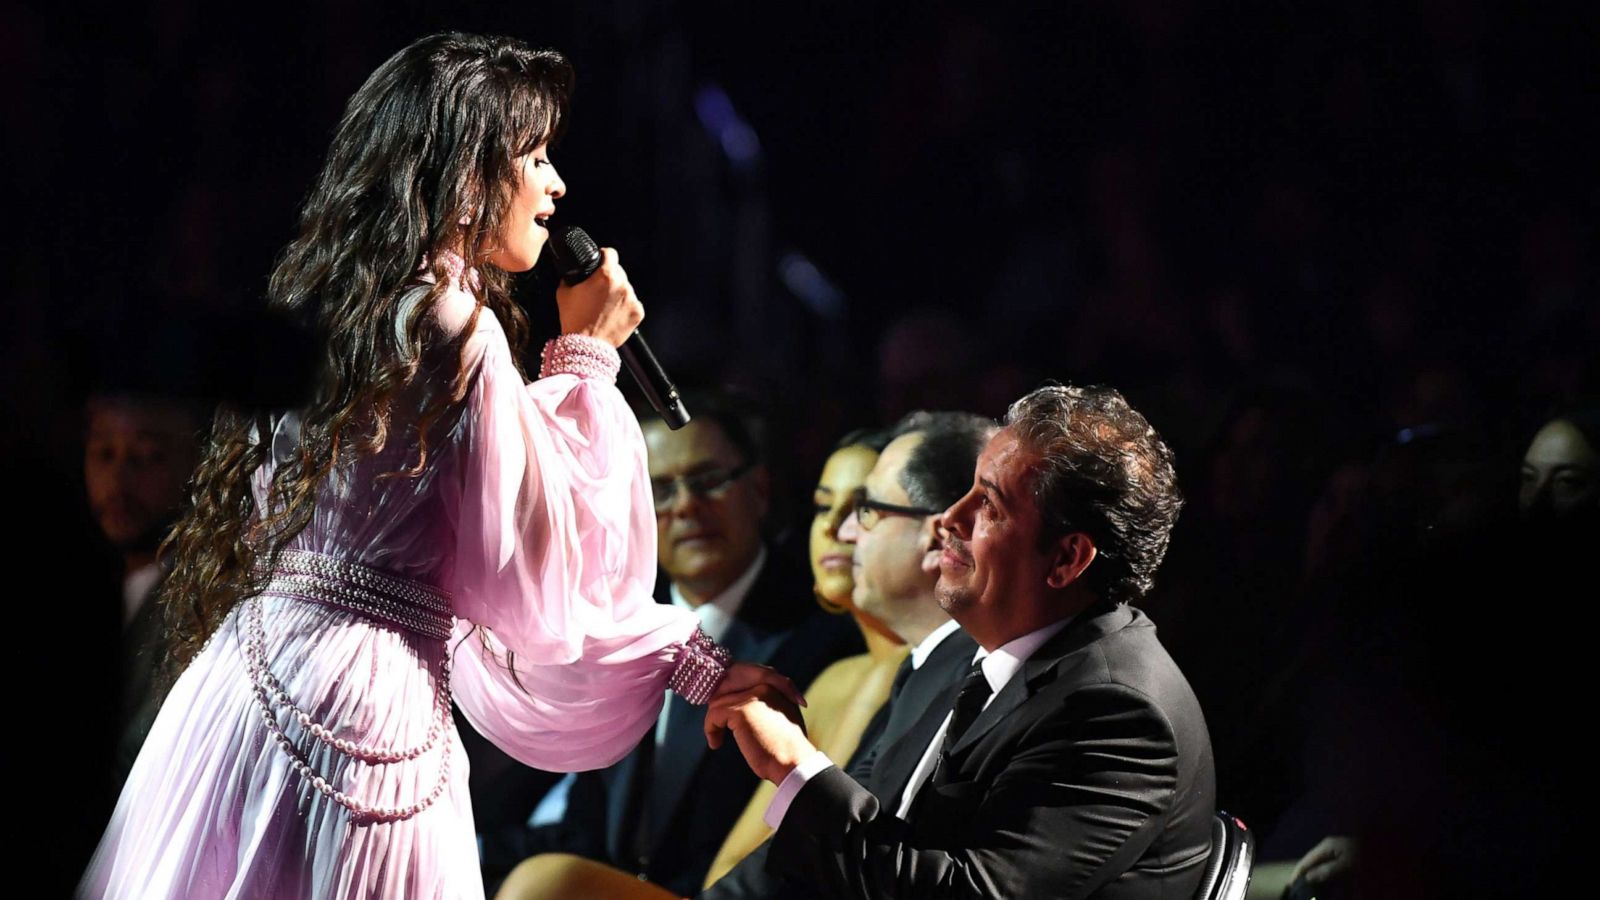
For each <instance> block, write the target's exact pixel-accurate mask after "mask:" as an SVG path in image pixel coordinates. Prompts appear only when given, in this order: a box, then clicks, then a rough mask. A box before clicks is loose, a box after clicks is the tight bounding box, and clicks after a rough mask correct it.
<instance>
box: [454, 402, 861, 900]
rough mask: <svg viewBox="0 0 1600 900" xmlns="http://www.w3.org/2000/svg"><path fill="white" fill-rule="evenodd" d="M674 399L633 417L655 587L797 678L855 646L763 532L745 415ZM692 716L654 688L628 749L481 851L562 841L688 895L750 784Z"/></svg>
mask: <svg viewBox="0 0 1600 900" xmlns="http://www.w3.org/2000/svg"><path fill="white" fill-rule="evenodd" d="M687 405H688V406H689V408H690V409H692V410H694V419H693V420H691V421H690V422H689V424H688V425H686V426H684V427H683V428H681V429H678V430H676V431H674V430H672V429H670V428H668V427H667V426H666V424H665V423H664V422H662V421H661V420H660V419H658V418H654V417H652V418H649V419H645V420H644V421H642V422H641V423H640V425H641V428H642V429H643V431H644V438H645V446H646V448H647V450H648V452H649V456H648V466H649V473H650V486H651V491H652V494H653V499H654V503H655V512H656V537H657V558H658V560H659V562H660V564H661V575H662V577H660V578H658V580H657V590H656V598H657V600H658V601H660V602H662V603H671V604H674V605H678V606H682V607H685V608H687V609H691V610H693V611H694V612H695V614H696V615H697V616H698V617H699V619H700V626H701V628H703V629H704V630H705V631H706V632H707V633H708V634H710V635H711V637H712V638H713V639H715V640H716V641H718V642H719V643H721V644H722V645H723V646H725V647H727V648H728V650H729V652H730V653H732V654H733V656H734V658H736V659H740V660H745V661H749V662H756V663H763V664H766V665H769V666H772V667H773V668H775V669H777V670H778V671H780V672H783V673H784V674H785V675H788V676H789V677H790V678H791V679H792V680H793V681H794V682H795V683H796V684H799V685H805V684H808V683H810V681H811V679H813V678H815V677H816V675H817V674H818V673H819V672H821V671H822V669H823V668H825V667H826V666H827V665H828V664H829V663H831V662H833V661H834V660H837V659H841V658H843V657H845V656H848V655H850V654H853V653H860V652H862V650H863V649H864V647H863V645H862V641H861V636H860V631H859V630H858V629H857V628H856V627H855V626H854V625H853V623H851V621H850V620H849V619H848V618H847V617H840V616H828V615H826V614H824V613H823V612H822V611H821V610H820V609H819V608H818V607H817V605H816V603H815V602H813V600H812V598H811V580H810V578H809V577H808V576H807V575H806V574H805V573H804V572H803V570H801V568H800V567H799V566H798V565H789V564H788V559H787V557H785V556H783V555H782V554H780V553H779V552H777V551H776V550H774V549H771V548H769V547H768V546H767V545H766V543H765V541H764V540H763V537H762V524H763V520H764V519H765V518H766V516H767V512H768V507H769V496H770V491H771V485H770V480H771V477H770V475H769V474H768V470H767V466H766V464H765V462H764V461H763V460H764V454H763V452H762V447H761V444H760V442H759V441H758V439H757V435H758V434H760V433H761V429H760V427H759V426H760V423H759V422H758V421H757V420H756V419H755V417H754V415H753V414H752V413H750V412H749V411H747V410H744V409H741V408H738V407H737V406H735V405H734V402H733V401H732V400H730V399H729V398H726V397H723V396H721V395H700V396H696V397H691V398H688V400H687ZM704 721H705V708H704V707H699V706H691V705H689V704H688V703H685V702H683V701H682V699H681V698H679V697H677V696H676V695H673V694H668V695H667V698H666V703H665V704H664V706H663V708H662V712H661V716H660V718H659V719H658V721H657V726H656V729H655V730H654V732H653V733H651V734H648V735H646V736H645V737H644V739H643V740H641V741H640V743H639V745H638V746H637V747H635V748H634V750H633V751H632V752H631V753H629V754H628V756H626V757H625V758H623V759H622V760H621V761H620V762H618V763H616V764H615V765H613V766H611V767H609V768H607V769H604V770H601V771H599V772H591V773H584V774H581V775H578V776H575V777H573V778H569V779H567V780H565V781H563V782H562V783H561V784H560V785H558V786H557V788H556V789H555V791H553V792H552V795H551V796H547V797H546V799H545V801H544V803H543V804H542V807H543V809H542V810H535V812H534V816H533V819H534V821H536V822H539V823H540V827H538V828H535V829H533V833H531V834H529V833H527V832H526V831H525V830H517V829H514V830H512V831H510V833H509V834H508V833H506V832H504V831H502V832H501V833H500V834H499V835H497V836H496V840H495V841H494V842H493V846H491V845H490V842H489V841H486V846H485V859H486V860H488V859H489V857H490V856H491V855H492V856H494V857H496V858H497V859H500V860H505V861H504V862H502V863H500V865H501V866H503V868H504V870H506V871H508V870H509V868H510V866H511V865H515V864H516V863H517V862H519V861H520V860H521V859H522V857H523V856H530V855H533V854H535V853H539V852H552V851H557V852H566V853H573V854H577V855H580V856H585V857H588V858H590V859H594V860H598V861H600V862H605V863H609V864H610V865H612V866H615V867H617V868H619V869H623V870H626V871H627V872H628V873H629V874H630V875H634V876H637V877H639V878H641V879H646V880H649V881H651V882H653V883H655V884H658V885H661V886H662V887H665V888H667V889H669V890H671V891H673V892H675V893H677V894H678V895H679V896H687V895H689V894H692V893H694V892H695V891H696V890H698V889H699V888H700V886H701V884H702V883H703V882H704V880H705V875H706V871H707V870H708V869H709V868H710V866H711V862H712V860H713V859H714V858H715V857H716V853H717V851H718V850H719V849H721V847H722V842H723V840H724V839H725V838H726V837H727V834H728V830H729V829H730V828H732V827H733V823H734V821H735V820H737V819H738V817H739V815H740V814H741V813H742V812H743V811H744V807H745V805H746V804H747V803H748V802H749V800H750V796H751V794H753V793H754V792H755V788H756V785H757V783H758V779H757V778H756V777H755V775H754V774H753V773H751V771H750V769H749V767H748V766H746V765H745V763H744V760H743V759H741V758H740V756H739V753H738V751H737V750H736V749H734V748H733V747H732V746H731V745H729V746H727V747H723V748H721V749H720V750H717V751H712V750H711V749H710V748H709V747H707V746H706V740H705V734H704ZM557 811H559V813H558V812H557ZM508 844H509V845H510V848H509V849H514V850H520V851H521V855H514V854H510V853H508V852H507V850H508V846H507V845H508ZM508 855H510V856H513V858H511V859H506V857H507V856H508ZM489 865H492V863H487V862H486V868H488V867H489ZM486 874H487V875H492V876H503V875H504V871H499V872H492V873H486Z"/></svg>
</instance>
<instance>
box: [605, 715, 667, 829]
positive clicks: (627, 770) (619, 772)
mask: <svg viewBox="0 0 1600 900" xmlns="http://www.w3.org/2000/svg"><path fill="white" fill-rule="evenodd" d="M644 740H645V741H651V742H653V741H654V740H655V739H654V737H653V736H652V735H650V734H646V735H645V738H644ZM653 750H654V748H653V747H646V746H645V745H644V741H641V742H640V743H639V745H638V746H636V747H634V748H633V752H632V753H629V754H628V755H627V756H624V757H623V758H622V760H621V761H620V762H618V763H617V764H616V766H615V767H613V768H612V770H611V771H610V772H609V773H607V775H606V776H602V777H605V778H606V779H607V782H608V783H607V790H606V850H607V852H609V853H610V854H611V858H612V859H627V858H628V855H627V854H628V851H629V850H630V849H631V848H629V847H628V846H627V844H628V840H629V838H628V837H627V836H625V835H624V834H623V829H624V828H633V827H635V826H636V825H637V823H638V816H639V811H640V810H641V809H642V808H643V803H644V795H645V792H646V791H648V790H649V787H648V785H646V784H644V783H642V782H641V779H642V778H645V777H646V775H645V773H642V772H640V771H639V765H640V762H641V759H644V760H648V759H649V758H650V756H651V755H652V751H653Z"/></svg>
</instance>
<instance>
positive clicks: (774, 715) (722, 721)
mask: <svg viewBox="0 0 1600 900" xmlns="http://www.w3.org/2000/svg"><path fill="white" fill-rule="evenodd" d="M729 731H731V732H733V739H734V740H735V741H736V742H738V744H739V752H740V753H743V754H744V760H745V762H746V763H748V764H749V765H750V770H751V771H752V772H755V773H756V775H757V776H759V777H761V778H764V779H766V780H767V781H770V782H772V783H773V784H778V783H780V782H782V781H783V779H784V778H785V777H786V776H788V774H789V773H790V772H791V771H793V769H794V767H795V766H796V765H798V764H799V763H800V760H802V759H805V758H806V757H807V756H810V755H811V754H812V753H815V752H816V749H817V748H816V747H814V746H812V744H811V742H810V741H808V740H806V726H805V721H804V720H803V719H802V718H801V717H800V708H799V707H798V706H796V705H795V703H794V701H793V700H791V699H790V698H789V697H788V696H787V695H786V694H785V693H784V692H783V691H781V690H780V689H779V688H777V687H775V686H774V685H772V684H771V683H768V682H761V683H759V684H757V685H755V686H754V687H752V688H749V689H747V690H734V691H723V692H721V693H719V694H718V695H717V696H716V697H714V698H712V700H711V705H710V706H708V707H707V708H706V743H708V744H710V745H711V746H712V747H713V748H716V747H720V746H722V741H723V735H724V734H725V733H726V732H729Z"/></svg>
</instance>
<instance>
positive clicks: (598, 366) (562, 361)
mask: <svg viewBox="0 0 1600 900" xmlns="http://www.w3.org/2000/svg"><path fill="white" fill-rule="evenodd" d="M621 368H622V359H621V357H619V356H617V348H615V347H613V346H611V345H610V344H608V343H606V342H605V341H602V340H600V339H599V338H592V337H589V336H588V335H583V334H563V335H562V336H560V337H558V338H555V339H554V340H551V341H546V342H545V345H544V353H543V355H542V357H541V359H540V362H539V377H540V378H548V377H549V376H551V375H576V376H578V377H579V378H594V379H596V380H599V381H605V382H613V381H616V380H617V372H618V371H619V370H621Z"/></svg>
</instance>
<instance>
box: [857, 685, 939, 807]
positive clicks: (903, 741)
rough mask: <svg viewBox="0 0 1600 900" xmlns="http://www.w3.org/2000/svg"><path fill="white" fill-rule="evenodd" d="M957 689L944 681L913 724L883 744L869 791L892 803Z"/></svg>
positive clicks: (896, 798) (908, 778)
mask: <svg viewBox="0 0 1600 900" xmlns="http://www.w3.org/2000/svg"><path fill="white" fill-rule="evenodd" d="M960 690H961V682H959V681H950V682H948V683H947V684H945V685H944V688H943V690H941V691H939V693H938V694H937V695H935V696H934V698H933V700H932V701H931V702H929V703H928V704H927V705H926V706H924V707H923V710H922V715H921V717H919V718H918V719H917V721H916V723H915V724H913V725H912V726H911V728H910V729H909V730H907V731H906V733H905V734H903V735H901V736H900V738H899V739H898V740H895V741H893V742H892V743H888V744H886V745H885V746H884V748H883V751H882V752H881V753H880V754H879V755H878V761H877V763H876V764H875V765H873V767H872V786H873V788H874V791H873V793H875V794H877V795H878V797H879V799H881V800H882V801H883V802H884V803H886V804H893V803H895V802H896V801H897V800H898V799H899V797H900V794H901V793H902V792H904V791H905V787H906V782H908V781H910V780H911V773H912V772H914V771H916V768H917V763H919V762H921V761H922V756H923V754H924V753H926V752H927V750H928V745H929V744H931V743H933V736H934V734H935V733H936V732H937V731H938V730H939V726H940V725H942V724H944V717H945V716H947V715H949V714H950V707H951V705H952V704H954V703H955V702H956V694H957V693H958V692H959V691H960ZM887 736H888V735H887V734H886V735H885V737H887ZM891 808H892V807H891Z"/></svg>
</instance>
